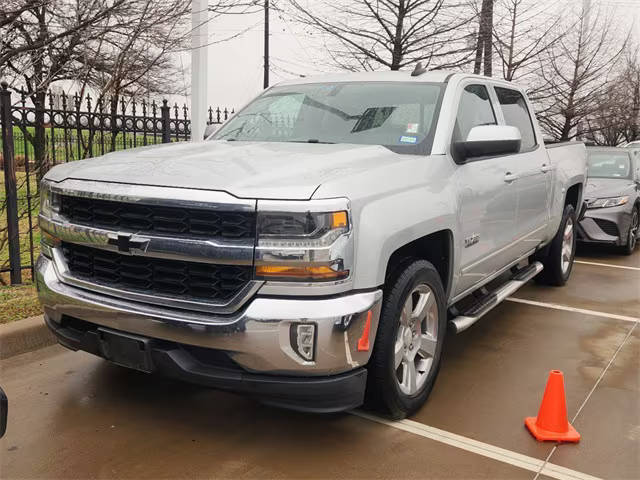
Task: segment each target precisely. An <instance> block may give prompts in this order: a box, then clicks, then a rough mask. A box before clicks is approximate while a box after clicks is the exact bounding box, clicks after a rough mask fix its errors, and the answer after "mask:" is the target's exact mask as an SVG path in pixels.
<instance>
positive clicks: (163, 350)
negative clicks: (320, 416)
mask: <svg viewBox="0 0 640 480" xmlns="http://www.w3.org/2000/svg"><path fill="white" fill-rule="evenodd" d="M45 321H46V323H47V325H48V326H49V328H50V329H51V331H52V332H53V333H54V334H55V335H56V337H57V338H58V341H59V342H60V343H61V344H62V345H64V346H65V347H67V348H70V349H72V350H84V351H86V352H89V353H93V354H95V355H99V356H102V357H104V356H105V355H104V350H103V348H102V347H101V342H100V332H99V331H98V328H99V327H98V326H97V325H94V324H91V323H89V322H83V321H79V320H77V319H70V318H68V317H64V319H63V322H62V324H60V323H57V322H54V321H53V320H52V319H50V318H49V317H47V316H45ZM140 338H141V339H142V340H144V341H145V342H146V343H147V344H148V350H149V355H150V359H151V361H150V363H151V365H152V367H151V369H150V370H148V371H152V372H157V373H161V374H163V375H166V376H168V377H172V378H176V379H178V380H184V381H188V382H192V383H197V384H200V385H205V386H209V387H214V388H218V389H221V390H228V391H233V392H238V393H243V394H247V395H250V396H255V397H258V398H259V399H260V400H261V401H263V402H265V403H268V404H271V405H275V406H278V407H284V408H290V409H293V410H300V411H306V412H316V413H327V412H337V411H343V410H349V409H351V408H355V407H358V406H360V405H361V404H362V402H363V400H364V392H365V386H366V381H367V370H366V369H365V368H362V367H361V368H357V369H355V370H352V371H350V372H346V373H343V374H340V375H332V376H316V377H286V376H274V375H264V374H253V373H247V372H245V371H243V370H242V369H239V368H238V367H237V366H234V365H233V364H231V362H228V361H227V362H226V363H225V362H220V360H219V356H218V357H217V358H216V357H215V355H213V358H212V355H208V356H207V355H206V354H205V355H203V354H202V351H200V353H199V354H197V352H198V349H193V348H188V347H186V346H185V345H180V344H177V343H174V342H167V341H162V340H155V339H149V338H144V337H140ZM200 350H202V349H200ZM212 353H213V352H212Z"/></svg>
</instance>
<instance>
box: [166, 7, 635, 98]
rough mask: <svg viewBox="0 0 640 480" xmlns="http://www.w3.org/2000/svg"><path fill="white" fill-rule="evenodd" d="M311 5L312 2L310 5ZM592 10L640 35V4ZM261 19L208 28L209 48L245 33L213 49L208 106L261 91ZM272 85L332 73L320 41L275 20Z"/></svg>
mask: <svg viewBox="0 0 640 480" xmlns="http://www.w3.org/2000/svg"><path fill="white" fill-rule="evenodd" d="M308 1H311V0H308ZM582 1H583V0H559V1H556V2H553V3H552V5H553V7H552V8H557V9H558V10H557V11H558V12H559V11H561V10H566V7H567V6H571V7H574V8H579V7H580V6H581V5H582ZM591 1H592V5H593V8H594V9H595V8H601V9H603V10H607V11H610V12H611V13H612V14H613V15H614V18H615V21H616V22H618V23H619V24H620V26H624V27H625V28H624V29H620V30H619V31H624V30H626V29H627V28H631V26H632V24H633V25H634V27H635V28H634V31H635V30H638V29H640V0H591ZM262 22H263V15H262V14H261V13H257V14H251V15H231V16H225V17H222V18H218V19H216V20H213V21H211V22H210V23H209V38H210V41H211V42H214V41H216V40H218V39H222V38H225V37H228V36H231V35H233V34H237V33H238V32H241V31H244V30H247V29H248V31H247V32H246V33H244V34H243V35H241V36H240V37H238V38H234V39H232V40H229V41H226V42H222V43H218V44H212V45H210V46H209V47H207V51H208V59H209V79H208V83H209V85H210V89H209V98H208V103H209V104H210V105H219V106H222V107H224V106H228V107H235V108H238V107H240V106H242V105H244V104H245V103H246V102H247V101H249V100H251V99H252V98H253V97H254V96H256V95H257V94H258V93H260V91H262V66H263V32H264V30H263V26H262ZM270 30H271V36H270V38H271V42H270V43H271V64H272V68H271V83H272V84H273V83H277V82H278V81H280V80H282V79H286V78H292V77H295V76H298V75H300V74H305V75H312V74H317V73H321V72H323V71H329V70H331V69H332V68H333V67H331V65H330V62H329V61H328V59H327V56H326V55H323V52H322V41H321V39H320V38H318V36H317V35H313V34H310V32H308V31H305V30H304V29H303V28H302V27H301V26H300V25H298V24H296V23H293V22H292V21H291V20H286V19H285V18H282V17H280V16H279V15H278V14H277V12H272V15H271V28H270ZM177 58H178V63H179V64H181V65H182V67H183V72H184V73H183V75H182V78H179V79H176V80H177V82H178V83H179V85H180V88H181V89H183V90H184V92H185V95H183V96H179V97H176V98H175V100H176V101H179V102H180V103H181V102H182V101H185V100H186V101H187V102H188V100H189V99H188V93H189V84H190V80H189V76H190V63H191V62H190V54H189V52H186V53H185V54H183V55H179V56H178V57H177Z"/></svg>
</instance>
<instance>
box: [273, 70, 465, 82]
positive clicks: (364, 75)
mask: <svg viewBox="0 0 640 480" xmlns="http://www.w3.org/2000/svg"><path fill="white" fill-rule="evenodd" d="M454 73H458V72H451V71H446V70H436V71H431V72H425V73H423V74H422V75H418V76H416V77H412V76H411V70H399V71H391V70H383V71H379V72H349V73H340V72H338V73H325V74H322V75H314V76H311V77H300V78H293V79H290V80H285V81H283V82H280V83H278V85H300V84H305V83H340V82H417V83H425V82H434V83H442V82H444V81H445V80H446V79H447V77H449V76H450V75H452V74H454Z"/></svg>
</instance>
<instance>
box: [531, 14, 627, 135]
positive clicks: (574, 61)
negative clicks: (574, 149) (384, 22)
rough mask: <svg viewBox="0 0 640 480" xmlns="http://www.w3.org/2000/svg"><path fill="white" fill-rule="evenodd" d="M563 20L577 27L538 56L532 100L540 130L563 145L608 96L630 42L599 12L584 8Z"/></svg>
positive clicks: (582, 126) (576, 132)
mask: <svg viewBox="0 0 640 480" xmlns="http://www.w3.org/2000/svg"><path fill="white" fill-rule="evenodd" d="M567 17H569V18H568V20H567V22H568V25H575V27H574V28H570V29H568V30H567V33H566V35H564V36H563V37H561V38H559V39H557V40H556V41H555V42H554V43H552V44H551V45H549V48H548V49H546V50H545V51H544V52H542V54H541V55H540V65H539V77H538V82H539V85H538V87H539V89H538V90H537V92H536V95H535V96H534V97H533V100H534V101H536V102H537V103H538V106H539V108H538V119H539V121H540V123H541V124H542V126H543V128H544V129H545V130H546V131H547V133H549V134H550V135H552V136H553V137H554V138H556V139H558V140H563V141H565V140H570V139H572V138H575V137H576V135H577V134H578V129H579V128H578V127H579V126H581V128H582V129H584V127H585V125H584V122H585V120H586V119H587V118H588V117H590V116H591V115H592V114H593V113H594V112H595V111H596V110H597V108H598V105H600V102H601V101H602V99H603V98H605V97H606V93H607V83H608V82H609V81H611V80H612V77H613V76H614V68H615V66H616V65H617V63H618V61H619V60H620V57H621V54H622V52H623V51H624V49H625V45H626V43H627V39H628V35H627V36H626V37H625V36H624V35H623V36H622V38H620V36H619V32H615V31H614V29H613V25H612V21H611V19H610V18H606V17H604V16H603V15H601V14H600V12H589V11H584V10H582V11H580V12H579V13H577V19H573V18H570V17H571V14H570V12H567Z"/></svg>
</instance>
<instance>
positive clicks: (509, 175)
mask: <svg viewBox="0 0 640 480" xmlns="http://www.w3.org/2000/svg"><path fill="white" fill-rule="evenodd" d="M517 179H518V175H515V174H513V173H511V172H507V173H505V174H504V181H505V182H507V183H511V182H513V181H515V180H517Z"/></svg>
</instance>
